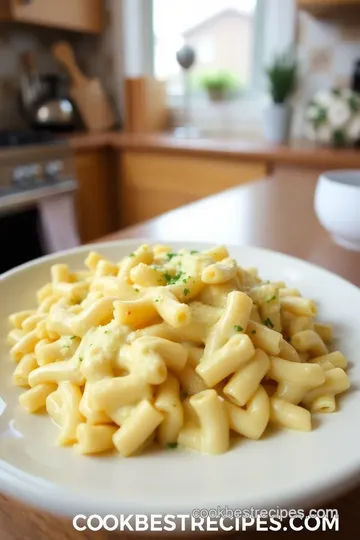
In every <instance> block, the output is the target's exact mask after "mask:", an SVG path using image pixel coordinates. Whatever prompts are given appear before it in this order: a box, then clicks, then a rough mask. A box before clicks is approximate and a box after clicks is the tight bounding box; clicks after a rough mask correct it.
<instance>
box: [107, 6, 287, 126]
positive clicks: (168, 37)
mask: <svg viewBox="0 0 360 540" xmlns="http://www.w3.org/2000/svg"><path fill="white" fill-rule="evenodd" d="M114 4H116V5H121V6H122V14H121V16H122V32H121V34H122V40H123V54H124V56H123V74H124V75H125V76H128V77H133V76H139V75H154V76H155V77H156V78H158V79H162V80H166V81H167V82H168V96H169V105H170V107H171V108H172V109H173V113H174V114H173V117H174V119H175V121H176V122H178V119H179V118H180V116H181V110H182V109H183V99H182V95H183V90H184V81H183V78H182V73H181V69H180V67H179V66H178V64H177V61H176V52H177V51H178V50H179V49H180V47H181V46H182V45H183V44H185V43H189V44H190V45H192V46H193V47H194V49H196V52H197V62H196V65H195V66H194V69H193V70H192V77H191V83H192V87H191V89H192V100H191V104H192V106H191V109H192V118H193V122H194V124H195V125H196V126H199V127H200V129H201V130H205V131H209V132H210V131H211V132H213V131H214V130H215V131H217V132H219V133H220V132H221V133H222V132H224V133H225V131H226V132H234V133H236V134H238V133H239V132H241V133H246V135H247V136H249V135H250V134H251V133H252V132H254V135H255V136H258V133H259V132H260V131H262V117H263V105H264V104H265V102H266V100H267V92H266V90H267V81H266V79H265V76H264V66H265V65H267V64H268V63H269V61H270V60H271V59H272V57H273V55H274V54H275V53H278V52H282V51H284V49H285V48H286V47H289V46H290V45H293V43H294V36H295V19H296V0H116V2H114ZM224 27H225V30H224ZM239 29H240V30H239ZM219 36H220V37H219ZM218 69H221V70H222V71H224V70H226V71H229V72H231V73H232V74H233V76H234V78H235V79H236V81H237V83H238V85H239V89H240V88H241V91H238V92H235V93H234V96H233V97H234V98H236V99H233V100H231V101H230V102H228V103H225V104H217V103H215V102H211V101H210V100H209V99H207V98H206V94H205V93H204V92H203V91H201V89H200V88H201V85H199V84H198V81H199V79H200V77H201V75H202V74H205V73H208V72H210V71H214V70H218ZM240 85H241V87H240ZM178 113H180V115H179V114H178ZM180 122H181V120H180Z"/></svg>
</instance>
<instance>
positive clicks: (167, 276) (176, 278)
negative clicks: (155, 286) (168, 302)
mask: <svg viewBox="0 0 360 540" xmlns="http://www.w3.org/2000/svg"><path fill="white" fill-rule="evenodd" d="M183 275H184V272H182V271H181V270H180V271H179V272H178V273H177V274H175V275H174V276H172V275H171V274H169V272H168V271H166V272H165V273H164V278H165V279H166V282H167V284H168V285H174V284H175V283H177V282H178V281H179V279H181V278H182V276H183Z"/></svg>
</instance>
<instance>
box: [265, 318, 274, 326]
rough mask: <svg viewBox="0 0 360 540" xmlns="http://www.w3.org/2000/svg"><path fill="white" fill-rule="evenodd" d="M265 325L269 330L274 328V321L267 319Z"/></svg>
mask: <svg viewBox="0 0 360 540" xmlns="http://www.w3.org/2000/svg"><path fill="white" fill-rule="evenodd" d="M264 324H265V326H267V327H268V328H274V325H273V323H272V321H271V320H270V319H269V318H267V319H265V321H264Z"/></svg>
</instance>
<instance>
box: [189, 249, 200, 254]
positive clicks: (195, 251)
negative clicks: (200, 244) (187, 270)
mask: <svg viewBox="0 0 360 540" xmlns="http://www.w3.org/2000/svg"><path fill="white" fill-rule="evenodd" d="M195 253H199V252H198V251H197V250H196V249H192V250H191V251H190V255H195Z"/></svg>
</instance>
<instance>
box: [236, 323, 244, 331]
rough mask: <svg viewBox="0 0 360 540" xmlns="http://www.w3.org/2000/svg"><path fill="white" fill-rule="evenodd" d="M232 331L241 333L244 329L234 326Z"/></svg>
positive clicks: (237, 325)
mask: <svg viewBox="0 0 360 540" xmlns="http://www.w3.org/2000/svg"><path fill="white" fill-rule="evenodd" d="M234 330H235V332H242V331H243V330H244V329H243V327H242V326H240V325H239V324H234Z"/></svg>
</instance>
